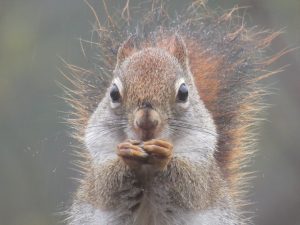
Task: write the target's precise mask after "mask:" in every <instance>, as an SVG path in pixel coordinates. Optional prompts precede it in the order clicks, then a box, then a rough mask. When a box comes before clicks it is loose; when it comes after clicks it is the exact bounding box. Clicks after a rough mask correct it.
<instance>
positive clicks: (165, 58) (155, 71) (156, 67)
mask: <svg viewBox="0 0 300 225" xmlns="http://www.w3.org/2000/svg"><path fill="white" fill-rule="evenodd" d="M121 71H122V74H121V76H122V79H123V80H124V81H125V82H126V81H127V80H129V82H132V79H141V80H143V81H146V80H150V81H151V82H155V81H156V79H158V80H157V81H158V82H163V81H169V80H170V79H171V80H175V79H176V78H177V77H178V75H179V74H180V73H181V72H182V70H181V68H180V66H179V64H178V62H177V60H176V59H175V57H173V56H171V55H170V54H169V53H168V52H166V51H165V50H162V49H158V48H148V49H145V50H143V51H139V52H136V53H134V54H133V55H131V56H130V57H128V58H127V59H126V60H125V61H124V63H123V64H122V65H121Z"/></svg>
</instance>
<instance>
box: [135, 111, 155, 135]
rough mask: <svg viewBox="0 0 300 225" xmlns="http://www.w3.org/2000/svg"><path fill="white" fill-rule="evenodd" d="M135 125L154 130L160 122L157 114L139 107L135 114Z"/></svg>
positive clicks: (139, 127)
mask: <svg viewBox="0 0 300 225" xmlns="http://www.w3.org/2000/svg"><path fill="white" fill-rule="evenodd" d="M134 123H135V127H136V128H138V129H141V130H154V129H155V128H156V127H157V126H158V125H159V123H160V118H159V114H158V113H157V112H156V111H155V110H153V109H149V108H148V107H147V108H146V109H139V110H138V111H137V112H136V114H135V121H134Z"/></svg>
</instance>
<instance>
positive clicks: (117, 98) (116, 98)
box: [110, 84, 121, 102]
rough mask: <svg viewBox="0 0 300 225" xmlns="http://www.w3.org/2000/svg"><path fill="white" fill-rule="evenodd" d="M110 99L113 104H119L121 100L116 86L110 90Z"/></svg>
mask: <svg viewBox="0 0 300 225" xmlns="http://www.w3.org/2000/svg"><path fill="white" fill-rule="evenodd" d="M110 97H111V100H112V102H119V101H120V99H121V94H120V91H119V88H118V87H117V85H116V84H113V86H112V87H111V89H110Z"/></svg>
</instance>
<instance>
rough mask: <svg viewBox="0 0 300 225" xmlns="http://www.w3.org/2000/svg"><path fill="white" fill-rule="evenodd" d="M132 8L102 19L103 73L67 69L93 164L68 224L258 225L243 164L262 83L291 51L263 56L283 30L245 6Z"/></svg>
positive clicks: (87, 158) (77, 125)
mask: <svg viewBox="0 0 300 225" xmlns="http://www.w3.org/2000/svg"><path fill="white" fill-rule="evenodd" d="M159 2H160V1H158V3H159ZM104 3H105V2H104ZM129 4H130V2H129V1H127V4H126V6H125V8H124V10H123V11H121V12H120V13H118V12H116V15H114V16H113V15H110V14H108V15H107V18H108V23H107V25H106V26H104V25H103V23H100V21H99V20H98V18H97V20H96V21H97V29H96V30H97V32H98V38H99V39H98V41H97V46H99V49H100V53H99V54H100V56H99V58H100V59H101V62H102V65H103V67H102V69H101V71H100V74H94V73H93V72H91V71H89V70H84V69H81V68H79V67H76V66H73V65H68V67H69V68H70V70H71V73H72V75H71V83H72V84H73V89H72V90H70V89H68V90H66V91H67V95H68V97H69V98H68V102H69V103H70V104H71V106H72V107H73V114H72V116H71V118H70V119H69V122H70V124H71V126H73V127H74V136H75V138H76V139H77V140H78V141H79V142H80V143H81V146H82V151H79V155H80V156H83V162H82V163H81V167H82V170H83V178H82V179H81V180H80V185H79V188H78V191H77V193H76V194H75V195H74V201H73V205H72V206H71V208H70V210H69V211H68V215H69V219H68V223H69V224H70V225H79V224H80V225H83V224H84V225H199V224H204V225H205V224H207V225H212V224H213V225H225V224H227V225H233V224H249V223H250V222H249V220H248V218H247V215H245V213H244V211H243V205H244V204H245V203H246V201H245V197H244V196H243V192H242V189H243V186H247V177H246V175H245V171H242V167H243V166H244V165H245V164H246V161H247V159H248V158H249V155H250V154H252V150H251V148H250V147H249V146H250V144H252V142H253V141H252V137H253V135H254V134H253V132H251V127H252V126H253V124H254V122H255V120H256V116H257V113H258V112H259V111H260V109H261V97H262V95H263V94H264V93H265V92H264V91H265V90H264V88H263V87H261V85H260V84H259V81H260V80H261V79H264V78H265V77H267V76H268V75H270V74H266V73H265V72H264V71H266V70H265V68H266V67H267V66H269V65H270V64H271V63H272V62H274V61H275V60H276V59H277V58H278V57H280V56H281V55H282V54H283V52H280V53H278V54H277V55H275V56H271V57H269V56H266V54H265V49H266V47H268V46H269V45H270V43H271V41H272V40H273V39H274V38H276V37H277V36H278V35H279V33H277V32H275V33H269V32H264V31H255V29H253V28H248V27H247V26H246V25H245V24H244V23H243V22H241V21H242V20H240V17H239V16H238V15H237V14H238V9H237V8H234V9H232V10H230V11H227V12H225V13H216V12H214V11H212V10H210V9H208V7H206V6H203V5H202V4H201V3H197V2H194V3H193V4H191V5H190V6H189V7H188V9H187V10H185V11H184V13H182V14H181V16H178V17H177V18H175V19H174V18H172V17H171V16H169V14H168V12H167V9H166V7H164V6H159V7H157V5H156V4H157V2H156V1H153V2H152V4H151V3H150V4H149V5H147V4H144V5H143V7H141V8H138V9H137V10H136V11H134V10H133V9H132V11H130V10H131V8H130V6H129ZM159 4H160V3H159ZM88 5H89V4H88ZM89 6H90V5H89ZM104 6H105V9H106V10H107V5H106V4H105V5H104ZM92 12H94V13H95V14H96V12H95V10H94V9H93V8H92ZM129 12H130V13H131V14H130V13H129ZM134 13H136V14H137V17H138V18H139V20H138V22H137V24H136V26H135V27H136V29H135V30H134V32H130V27H132V23H133V22H130V21H131V20H130V18H129V15H133V14H134ZM124 14H126V15H128V17H127V18H126V20H125V23H122V20H123V19H122V18H124V17H125V16H124Z"/></svg>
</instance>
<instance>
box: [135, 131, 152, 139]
mask: <svg viewBox="0 0 300 225" xmlns="http://www.w3.org/2000/svg"><path fill="white" fill-rule="evenodd" d="M139 136H140V138H141V140H142V141H149V140H151V139H154V138H155V132H154V131H151V130H149V131H142V132H141V134H140V135H139Z"/></svg>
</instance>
